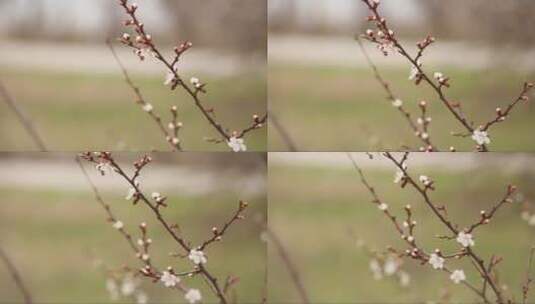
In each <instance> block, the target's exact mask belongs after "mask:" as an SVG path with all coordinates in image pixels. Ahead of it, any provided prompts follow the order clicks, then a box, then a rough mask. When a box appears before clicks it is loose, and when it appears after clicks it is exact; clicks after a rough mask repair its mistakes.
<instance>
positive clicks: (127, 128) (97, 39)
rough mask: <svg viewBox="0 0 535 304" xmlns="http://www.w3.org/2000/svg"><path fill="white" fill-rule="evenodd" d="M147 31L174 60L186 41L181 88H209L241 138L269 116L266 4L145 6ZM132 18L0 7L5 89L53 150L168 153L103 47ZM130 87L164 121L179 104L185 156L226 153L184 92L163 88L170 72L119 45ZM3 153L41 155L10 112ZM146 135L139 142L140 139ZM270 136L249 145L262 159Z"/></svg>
mask: <svg viewBox="0 0 535 304" xmlns="http://www.w3.org/2000/svg"><path fill="white" fill-rule="evenodd" d="M137 3H138V4H139V7H140V8H139V10H138V13H139V15H140V16H141V18H142V20H143V22H144V23H145V25H146V29H147V31H148V32H149V33H150V34H151V35H152V36H153V37H154V39H155V41H156V43H157V44H158V45H159V46H161V47H162V48H163V49H164V53H165V54H168V55H169V56H170V55H171V53H172V48H173V47H174V46H175V45H178V44H180V43H182V42H184V41H186V40H188V41H191V42H192V43H193V44H194V48H193V49H191V50H189V51H188V53H187V54H186V55H185V56H184V57H183V61H182V63H181V64H180V70H181V73H182V75H183V76H184V78H186V79H189V78H190V77H193V76H195V77H198V78H200V79H201V81H203V82H206V83H208V86H207V89H208V91H209V93H208V94H207V95H206V96H205V97H204V100H205V104H206V106H207V107H215V109H216V110H217V115H218V118H219V119H220V120H221V121H222V122H224V125H225V126H227V127H228V128H230V129H232V130H234V129H241V128H243V127H245V126H246V125H247V124H249V123H250V122H251V117H252V115H253V114H255V113H257V114H263V113H264V112H265V108H266V94H267V93H266V85H265V83H266V77H265V69H266V44H267V30H266V24H267V20H266V18H267V4H266V1H265V0H253V1H249V0H224V1H216V0H206V1H193V2H192V1H187V0H152V1H148V0H140V1H137ZM125 19H126V16H125V13H124V12H123V11H122V10H121V9H120V8H119V5H118V4H117V1H109V0H94V1H85V0H0V80H2V81H3V82H4V84H5V85H6V87H7V88H8V90H9V91H10V92H11V95H13V97H14V98H15V99H16V100H18V102H19V103H20V104H21V106H22V107H23V108H25V109H26V110H27V112H29V114H31V116H33V117H34V120H35V123H36V125H37V127H38V129H39V130H41V132H40V133H42V136H43V137H44V139H45V140H46V141H47V142H48V143H49V146H51V149H53V150H79V149H80V148H82V147H86V148H87V147H98V148H99V149H100V150H102V149H108V150H113V149H142V150H147V149H151V148H155V149H167V146H166V143H165V141H164V140H163V139H161V138H160V136H159V134H158V128H157V127H156V125H155V124H154V123H153V122H151V121H150V119H148V118H147V117H146V114H145V113H143V112H142V111H140V109H139V108H138V107H136V106H135V105H133V103H134V95H133V93H132V92H131V90H130V89H129V88H128V87H127V86H126V84H125V83H124V81H123V79H122V76H121V75H120V71H119V68H118V66H117V63H116V62H115V61H114V59H113V57H112V55H111V53H110V51H109V50H108V48H107V47H106V45H105V40H106V39H107V38H112V39H114V38H117V37H120V36H121V35H122V33H123V32H124V31H125V30H124V28H123V26H122V22H123V21H124V20H125ZM116 48H117V52H118V53H119V57H120V59H121V60H122V61H123V62H124V63H125V64H126V67H127V69H128V70H129V71H130V72H131V73H132V74H133V80H134V82H135V83H137V84H138V85H139V86H140V87H141V90H142V92H143V93H144V95H145V96H146V98H147V99H148V100H149V101H151V102H152V104H153V105H154V106H155V110H156V111H159V112H160V113H161V115H162V116H164V117H166V120H167V116H169V115H168V109H169V107H170V106H171V105H172V104H177V105H178V106H179V111H180V119H181V120H183V123H184V129H183V135H182V136H183V141H184V146H185V147H186V149H187V150H228V149H227V147H225V146H224V145H214V144H210V143H206V142H204V141H203V138H204V137H214V136H216V134H215V132H214V131H212V129H211V128H210V127H209V126H208V124H207V123H206V122H205V121H204V120H203V119H202V117H201V116H200V114H199V113H198V112H197V110H196V109H195V108H194V106H193V103H192V102H191V101H190V100H189V99H188V98H187V97H186V95H185V94H184V93H182V92H181V91H180V90H177V92H170V91H169V88H167V87H164V86H163V81H164V78H165V74H166V72H165V69H164V68H163V67H162V66H161V65H160V64H157V63H156V61H154V60H151V59H147V60H145V62H139V60H138V59H137V58H136V56H134V55H133V54H132V52H131V50H129V49H127V48H126V47H123V46H121V45H119V44H117V45H116ZM0 118H1V119H0V124H1V126H2V128H0V142H1V144H0V148H1V149H2V150H28V149H32V148H34V147H33V146H32V145H31V142H30V141H29V140H27V138H26V136H25V134H24V133H23V130H22V129H21V128H20V127H19V125H18V124H17V123H16V120H15V119H14V118H13V115H12V114H11V113H10V112H9V111H8V108H7V107H6V106H5V105H4V104H3V103H2V104H0ZM140 135H141V136H140ZM265 137H266V131H265V130H258V131H256V132H253V133H252V134H251V136H250V137H248V140H247V141H248V142H247V143H248V144H249V148H250V149H252V150H265V146H266V143H265V141H266V140H265Z"/></svg>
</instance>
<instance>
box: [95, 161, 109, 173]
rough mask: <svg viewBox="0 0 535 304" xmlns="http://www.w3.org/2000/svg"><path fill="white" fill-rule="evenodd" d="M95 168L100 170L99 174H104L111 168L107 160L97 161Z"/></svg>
mask: <svg viewBox="0 0 535 304" xmlns="http://www.w3.org/2000/svg"><path fill="white" fill-rule="evenodd" d="M95 168H96V169H97V170H98V171H99V172H100V174H101V175H106V173H108V172H110V171H111V170H112V167H111V165H110V163H109V162H102V163H98V164H97V165H96V166H95Z"/></svg>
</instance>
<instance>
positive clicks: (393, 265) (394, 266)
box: [383, 257, 399, 276]
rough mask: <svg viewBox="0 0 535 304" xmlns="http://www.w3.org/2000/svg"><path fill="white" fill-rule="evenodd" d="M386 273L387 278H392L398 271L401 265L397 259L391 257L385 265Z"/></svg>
mask: <svg viewBox="0 0 535 304" xmlns="http://www.w3.org/2000/svg"><path fill="white" fill-rule="evenodd" d="M383 267H384V272H385V274H386V275H387V276H391V275H393V274H395V273H396V272H397V271H398V267H399V263H398V261H397V260H396V259H394V258H392V257H389V258H388V259H387V260H386V261H385V264H384V266H383Z"/></svg>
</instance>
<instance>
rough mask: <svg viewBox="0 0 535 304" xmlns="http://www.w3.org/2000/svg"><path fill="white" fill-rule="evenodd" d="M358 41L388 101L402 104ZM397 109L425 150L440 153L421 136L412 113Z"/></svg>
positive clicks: (429, 141)
mask: <svg viewBox="0 0 535 304" xmlns="http://www.w3.org/2000/svg"><path fill="white" fill-rule="evenodd" d="M356 40H357V43H358V45H359V48H360V50H361V52H362V54H363V55H364V58H365V59H366V62H367V63H368V66H369V67H370V68H371V69H372V71H373V75H374V77H375V79H376V80H377V82H379V84H380V85H381V87H382V88H383V89H384V90H385V92H386V94H387V99H388V100H389V101H390V102H392V103H395V102H396V101H397V100H399V101H400V102H401V99H399V98H398V97H397V96H396V95H395V94H394V92H393V91H392V89H391V87H390V84H389V83H388V81H386V80H385V79H384V77H383V76H382V75H381V73H380V72H379V68H377V66H376V65H375V63H373V61H372V59H371V57H370V55H369V54H368V51H366V48H365V47H364V44H363V43H362V41H361V39H360V37H357V38H356ZM395 107H396V108H397V109H398V111H399V112H400V114H401V115H403V117H404V118H405V120H406V121H407V124H408V125H409V127H410V128H411V130H412V131H413V132H414V134H415V135H416V137H417V138H418V139H419V140H421V141H422V142H423V144H424V145H425V149H426V150H428V151H438V150H437V149H436V147H435V146H434V145H433V143H432V142H431V139H430V138H429V137H427V138H424V137H422V136H421V134H422V132H420V130H419V129H418V125H417V124H416V123H415V122H414V121H413V120H412V117H411V113H410V112H409V111H408V110H406V109H405V108H404V107H403V105H402V104H400V105H399V106H395ZM424 119H425V117H424ZM424 131H426V130H424Z"/></svg>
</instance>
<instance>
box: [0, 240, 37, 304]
mask: <svg viewBox="0 0 535 304" xmlns="http://www.w3.org/2000/svg"><path fill="white" fill-rule="evenodd" d="M0 259H1V260H2V261H3V262H4V264H5V265H6V268H7V270H8V272H9V274H10V275H11V277H12V278H13V281H15V284H16V285H17V287H18V288H19V290H20V292H21V293H22V296H23V297H24V303H26V304H31V303H33V301H32V295H31V294H30V292H29V291H28V289H27V288H26V285H24V282H23V281H22V278H21V276H20V273H19V271H18V270H17V268H16V267H15V265H14V264H13V262H11V260H10V259H9V257H8V256H7V254H6V253H5V251H4V250H3V249H2V247H0Z"/></svg>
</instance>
